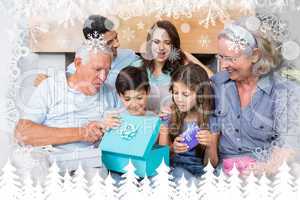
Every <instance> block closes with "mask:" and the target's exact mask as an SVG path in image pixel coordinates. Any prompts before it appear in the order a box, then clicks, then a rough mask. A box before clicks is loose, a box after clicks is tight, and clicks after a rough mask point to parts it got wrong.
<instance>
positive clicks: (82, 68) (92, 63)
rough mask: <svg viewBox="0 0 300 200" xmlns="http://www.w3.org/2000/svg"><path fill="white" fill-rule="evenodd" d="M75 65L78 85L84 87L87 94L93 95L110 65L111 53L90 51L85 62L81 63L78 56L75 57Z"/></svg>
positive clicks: (104, 78)
mask: <svg viewBox="0 0 300 200" xmlns="http://www.w3.org/2000/svg"><path fill="white" fill-rule="evenodd" d="M75 65H76V75H77V77H78V79H79V80H80V87H84V88H86V89H87V92H88V94H89V95H94V94H96V93H97V92H98V91H99V89H100V87H101V86H102V84H103V83H104V81H105V80H106V78H107V75H108V73H109V70H110V66H111V55H110V54H105V53H92V52H91V53H89V60H88V62H87V63H83V62H82V59H80V58H75Z"/></svg>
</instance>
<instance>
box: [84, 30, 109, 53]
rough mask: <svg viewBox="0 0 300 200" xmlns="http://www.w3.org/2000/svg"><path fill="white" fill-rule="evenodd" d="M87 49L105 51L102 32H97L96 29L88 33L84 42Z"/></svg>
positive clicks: (105, 46)
mask: <svg viewBox="0 0 300 200" xmlns="http://www.w3.org/2000/svg"><path fill="white" fill-rule="evenodd" d="M84 44H85V45H86V46H87V47H88V49H89V50H94V51H105V50H107V49H108V48H107V45H106V40H105V39H104V35H103V34H99V33H98V32H97V31H95V32H93V34H89V35H88V39H87V40H86V41H85V42H84Z"/></svg>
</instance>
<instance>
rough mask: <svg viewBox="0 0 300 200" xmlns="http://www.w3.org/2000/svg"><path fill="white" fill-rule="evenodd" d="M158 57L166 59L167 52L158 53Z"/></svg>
mask: <svg viewBox="0 0 300 200" xmlns="http://www.w3.org/2000/svg"><path fill="white" fill-rule="evenodd" d="M157 57H158V58H165V57H166V52H158V53H157Z"/></svg>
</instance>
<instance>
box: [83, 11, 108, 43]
mask: <svg viewBox="0 0 300 200" xmlns="http://www.w3.org/2000/svg"><path fill="white" fill-rule="evenodd" d="M113 27H114V23H113V22H112V21H111V20H109V19H107V18H106V17H103V16H101V15H90V16H89V17H88V18H87V19H86V20H85V21H84V25H83V29H82V32H83V35H84V37H85V39H89V37H92V38H98V37H99V35H100V34H103V33H106V32H108V31H111V30H113ZM94 33H97V34H96V35H95V34H94Z"/></svg>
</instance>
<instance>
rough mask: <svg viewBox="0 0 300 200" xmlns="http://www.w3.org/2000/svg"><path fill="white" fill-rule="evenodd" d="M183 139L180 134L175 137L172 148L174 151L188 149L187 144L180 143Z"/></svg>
mask: <svg viewBox="0 0 300 200" xmlns="http://www.w3.org/2000/svg"><path fill="white" fill-rule="evenodd" d="M183 141H184V139H183V138H182V137H181V136H178V137H176V138H175V140H174V143H173V148H174V152H175V153H184V152H187V151H188V146H187V145H186V144H185V143H182V142H183Z"/></svg>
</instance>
